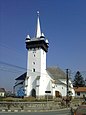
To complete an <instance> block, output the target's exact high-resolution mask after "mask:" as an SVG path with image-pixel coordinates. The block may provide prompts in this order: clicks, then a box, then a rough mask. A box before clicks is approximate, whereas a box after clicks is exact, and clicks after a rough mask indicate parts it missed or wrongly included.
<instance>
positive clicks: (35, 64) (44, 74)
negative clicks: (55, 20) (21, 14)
mask: <svg viewBox="0 0 86 115" xmlns="http://www.w3.org/2000/svg"><path fill="white" fill-rule="evenodd" d="M37 13H38V17H37V29H36V36H35V37H34V38H30V36H29V35H27V37H26V49H27V71H26V72H25V73H24V74H23V75H20V76H19V77H18V78H16V79H15V80H16V83H15V86H14V87H15V94H16V95H23V96H26V97H29V96H33V97H36V98H45V97H46V95H49V96H51V97H53V98H55V97H59V96H62V97H63V96H66V95H67V82H66V81H67V80H66V74H65V73H64V72H63V71H62V70H61V69H60V68H58V67H48V68H47V67H46V54H47V52H48V48H49V42H48V40H47V39H46V37H45V36H44V34H43V33H42V32H41V27H40V20H39V12H37ZM68 90H69V91H71V93H72V96H75V92H74V89H73V85H72V82H71V80H70V79H69V81H68Z"/></svg>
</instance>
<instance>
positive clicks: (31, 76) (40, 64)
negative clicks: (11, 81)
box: [25, 48, 46, 96]
mask: <svg viewBox="0 0 86 115" xmlns="http://www.w3.org/2000/svg"><path fill="white" fill-rule="evenodd" d="M45 69H46V52H45V51H44V50H43V49H41V48H35V49H34V48H32V49H29V50H28V57H27V78H28V79H27V78H26V80H25V86H26V84H27V87H25V90H26V96H30V95H31V91H32V89H35V90H36V92H37V95H43V94H44V93H43V92H44V90H45V85H44V84H43V82H44V80H43V79H44V78H45V76H46V71H45ZM38 76H40V80H37V77H38ZM37 82H39V83H40V84H39V86H37ZM42 84H43V85H44V88H42V87H43V85H42ZM40 90H41V91H40Z"/></svg>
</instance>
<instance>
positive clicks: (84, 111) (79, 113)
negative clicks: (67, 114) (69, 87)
mask: <svg viewBox="0 0 86 115" xmlns="http://www.w3.org/2000/svg"><path fill="white" fill-rule="evenodd" d="M74 115H86V105H80V106H79V107H78V108H77V109H76V110H75V112H74Z"/></svg>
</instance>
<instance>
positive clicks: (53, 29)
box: [0, 0, 86, 87]
mask: <svg viewBox="0 0 86 115" xmlns="http://www.w3.org/2000/svg"><path fill="white" fill-rule="evenodd" d="M37 11H39V12H40V14H39V15H40V23H41V29H42V32H43V33H44V35H45V37H46V38H47V39H48V40H49V49H48V53H47V66H57V67H60V68H61V69H63V70H65V69H67V68H68V69H70V70H71V71H72V72H74V71H78V70H79V71H83V72H86V53H85V52H86V0H0V65H1V66H0V79H1V80H0V87H4V85H3V84H2V80H3V81H4V84H5V86H6V87H9V86H10V85H9V84H8V83H10V84H11V85H12V84H13V82H14V81H15V78H16V77H18V75H19V74H20V73H21V71H22V73H23V72H24V71H26V66H27V64H26V63H27V50H26V46H25V38H26V35H27V34H29V35H30V37H31V38H33V37H34V36H35V35H36V24H37ZM4 69H5V70H4ZM16 69H17V70H18V71H17V72H16ZM8 70H9V72H7V71H8ZM14 70H15V72H14ZM18 72H19V73H18ZM9 74H10V75H9ZM6 75H7V76H9V77H7V76H6ZM12 81H13V82H12Z"/></svg>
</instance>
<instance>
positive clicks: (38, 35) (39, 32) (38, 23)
mask: <svg viewBox="0 0 86 115" xmlns="http://www.w3.org/2000/svg"><path fill="white" fill-rule="evenodd" d="M37 14H38V19H37V30H36V38H39V37H40V36H41V27H40V21H39V11H37Z"/></svg>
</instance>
